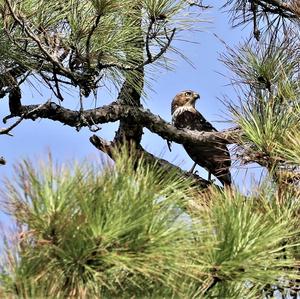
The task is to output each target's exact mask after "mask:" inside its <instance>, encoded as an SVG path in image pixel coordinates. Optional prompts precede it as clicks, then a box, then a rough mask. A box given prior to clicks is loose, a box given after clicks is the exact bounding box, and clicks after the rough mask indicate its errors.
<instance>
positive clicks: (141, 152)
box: [90, 135, 212, 188]
mask: <svg viewBox="0 0 300 299" xmlns="http://www.w3.org/2000/svg"><path fill="white" fill-rule="evenodd" d="M90 142H91V143H92V144H93V145H94V146H95V147H96V148H97V149H99V150H100V151H102V152H104V153H106V154H107V155H109V156H110V157H111V158H112V159H114V157H113V152H114V149H115V148H116V147H117V146H118V144H116V143H114V142H108V141H106V140H104V139H102V138H100V137H98V136H97V135H93V136H92V137H90ZM136 150H137V153H138V157H137V158H140V157H143V159H144V161H145V162H146V163H149V164H155V165H157V166H158V167H159V168H160V169H164V170H165V171H166V172H170V171H174V170H176V171H177V172H178V173H179V174H180V175H182V176H184V177H186V178H190V179H193V180H194V181H195V184H197V186H198V187H199V188H207V187H208V186H210V185H212V183H211V182H210V181H207V180H205V179H203V178H201V177H200V176H198V175H197V174H195V173H190V172H188V171H183V170H182V169H181V168H179V167H178V166H175V165H173V164H171V163H170V162H168V161H166V160H164V159H161V158H158V157H156V156H154V155H152V154H151V153H149V152H147V151H146V150H145V149H143V148H142V147H141V146H139V147H138V148H137V149H136Z"/></svg>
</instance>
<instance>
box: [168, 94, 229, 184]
mask: <svg viewBox="0 0 300 299" xmlns="http://www.w3.org/2000/svg"><path fill="white" fill-rule="evenodd" d="M199 98H200V96H199V95H198V94H197V93H195V92H193V91H191V90H186V91H183V92H180V93H179V94H177V95H176V96H175V98H174V99H173V101H172V106H171V113H172V123H173V125H174V126H175V127H177V128H178V129H183V128H186V129H189V130H196V131H206V132H217V130H216V129H215V128H214V127H213V126H212V125H211V124H210V123H209V122H208V121H206V119H205V118H204V117H203V115H202V114H201V113H200V112H199V111H197V110H196V108H195V103H196V100H197V99H199ZM183 146H184V149H185V150H186V152H187V153H188V155H189V156H190V157H191V158H192V160H193V161H194V162H196V163H197V164H198V165H200V166H201V167H203V168H205V169H206V170H207V171H208V172H209V173H212V174H213V175H214V176H216V177H217V178H218V179H219V180H220V182H221V183H222V184H223V185H230V184H231V174H230V171H229V167H230V165H231V160H230V155H229V151H228V149H227V147H226V145H225V144H222V143H208V144H205V145H188V144H183Z"/></svg>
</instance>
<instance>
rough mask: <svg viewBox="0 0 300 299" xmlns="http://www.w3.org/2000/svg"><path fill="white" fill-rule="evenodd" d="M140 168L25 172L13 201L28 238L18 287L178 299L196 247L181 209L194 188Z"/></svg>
mask: <svg viewBox="0 0 300 299" xmlns="http://www.w3.org/2000/svg"><path fill="white" fill-rule="evenodd" d="M135 162H136V161H134V160H133V159H132V158H128V155H122V156H120V157H119V158H118V160H117V162H116V165H115V166H114V167H107V168H106V169H104V170H103V173H101V175H100V174H99V171H96V170H95V168H94V167H92V166H91V165H90V163H86V164H82V165H75V166H72V167H71V166H69V167H67V166H64V167H55V166H54V165H53V163H52V162H51V159H49V160H48V161H47V162H46V165H44V166H46V167H44V168H41V169H39V170H35V169H34V168H33V167H32V165H31V164H30V163H29V162H24V163H23V164H21V165H19V167H18V171H19V175H18V176H19V178H18V186H16V185H15V184H11V183H9V182H8V184H7V186H8V192H7V193H6V196H7V208H8V210H9V211H11V213H12V215H13V216H14V217H16V219H17V221H18V223H19V224H20V225H21V226H22V227H23V229H24V230H25V231H26V232H25V233H24V238H23V240H22V242H21V244H20V246H21V248H22V249H21V251H20V252H19V254H20V256H19V258H20V261H19V262H18V266H17V269H15V271H17V273H15V274H14V275H16V276H17V280H18V279H24V278H28V279H33V280H34V281H36V282H38V283H39V284H41V285H42V286H45V288H46V289H47V290H48V292H49V291H50V290H51V292H54V293H55V294H58V295H61V296H63V295H66V294H67V295H70V296H71V295H73V296H79V297H84V296H95V295H97V294H98V295H100V294H103V296H107V298H111V297H118V296H120V295H121V294H123V293H125V294H127V295H128V296H130V294H135V295H137V293H139V292H141V294H147V293H152V292H153V291H154V290H155V289H156V288H158V287H159V285H161V284H162V283H164V284H165V287H166V288H167V290H168V292H170V294H171V293H172V289H173V285H174V281H175V279H177V278H178V277H180V276H184V275H186V274H184V267H186V265H185V263H184V261H185V260H186V257H185V255H184V252H185V250H189V247H190V246H189V243H191V242H190V241H188V235H190V232H189V231H188V230H187V228H186V226H185V225H183V222H182V221H181V220H180V219H179V218H178V217H179V216H180V214H182V212H180V210H178V209H176V206H177V203H176V201H178V200H179V199H180V198H182V197H184V193H183V191H184V190H185V189H186V188H187V186H188V184H187V183H186V182H184V181H178V180H175V176H174V175H172V174H170V175H169V176H167V177H165V176H163V174H162V172H159V171H157V170H156V169H155V168H154V167H143V166H142V164H141V162H137V164H138V165H137V166H136V169H134V168H133V165H134V163H135ZM177 190H178V192H176V191H177ZM174 192H175V193H176V194H175V193H174ZM19 275H20V276H19ZM30 281H31V280H30ZM20 291H21V290H20ZM173 291H175V290H173ZM127 295H125V297H126V296H127Z"/></svg>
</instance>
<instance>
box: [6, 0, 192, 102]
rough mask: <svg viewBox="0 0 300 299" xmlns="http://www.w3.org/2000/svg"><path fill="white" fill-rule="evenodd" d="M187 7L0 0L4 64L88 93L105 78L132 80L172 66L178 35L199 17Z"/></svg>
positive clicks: (166, 2)
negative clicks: (147, 71) (169, 58)
mask: <svg viewBox="0 0 300 299" xmlns="http://www.w3.org/2000/svg"><path fill="white" fill-rule="evenodd" d="M187 8H188V4H187V3H186V1H175V2H174V1H170V0H151V1H149V0H135V1H130V0H122V1H120V0H88V1H80V0H67V1H61V0H60V1H57V0H49V1H48V0H42V1H37V0H22V1H17V2H16V1H11V0H1V1H0V12H1V18H0V19H1V20H0V37H1V41H0V45H2V46H1V47H0V68H1V69H2V70H3V71H2V72H3V73H5V71H6V70H7V69H9V68H11V67H22V68H23V69H24V71H23V73H26V71H31V72H32V73H37V74H39V75H40V76H41V79H42V81H46V83H47V86H48V87H50V86H52V87H53V86H54V84H53V81H54V79H51V76H50V77H49V76H45V74H53V75H54V74H55V76H61V77H60V79H62V78H63V77H64V83H66V81H67V82H68V84H67V85H72V86H75V87H77V86H79V87H80V88H82V89H83V90H84V93H85V95H89V93H90V92H91V90H93V89H95V88H97V87H99V84H98V83H99V81H101V80H106V81H111V82H113V84H114V85H115V86H119V85H120V84H121V83H122V82H123V81H124V79H125V78H126V80H129V81H130V83H132V84H133V85H135V84H137V81H140V82H143V80H144V78H143V76H144V74H143V68H144V66H145V65H148V64H149V65H152V64H154V65H155V66H156V67H163V68H167V67H168V66H167V63H166V59H167V57H166V54H167V52H172V51H173V50H174V48H173V47H172V46H171V45H170V44H169V43H170V42H171V41H172V40H173V38H174V36H172V34H173V32H175V31H176V37H177V34H178V33H179V32H181V31H183V30H188V29H190V28H191V25H192V24H194V23H195V22H196V21H195V20H193V18H192V16H193V14H192V13H191V12H190V11H189V10H187ZM171 36H172V38H171ZM162 49H163V50H162ZM160 52H161V53H160ZM175 52H176V51H175ZM149 53H151V54H150V55H149ZM158 53H160V54H159V55H158V56H156V55H157V54H158ZM162 58H164V59H162ZM137 70H138V72H135V71H137ZM137 74H138V78H136V76H137ZM28 75H31V74H28ZM29 77H30V76H29ZM29 77H28V78H29ZM26 79H27V77H26ZM4 83H5V82H4ZM5 85H8V84H7V82H6V84H5ZM59 86H64V84H63V83H62V82H60V81H58V80H56V83H55V86H54V89H57V88H58V87H59ZM138 87H139V88H140V86H138ZM139 88H137V89H139ZM56 96H58V95H57V94H56Z"/></svg>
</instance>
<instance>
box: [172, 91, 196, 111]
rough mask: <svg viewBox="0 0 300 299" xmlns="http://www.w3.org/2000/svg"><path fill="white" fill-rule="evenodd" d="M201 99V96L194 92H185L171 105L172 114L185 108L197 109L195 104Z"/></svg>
mask: <svg viewBox="0 0 300 299" xmlns="http://www.w3.org/2000/svg"><path fill="white" fill-rule="evenodd" d="M199 98H200V95H199V94H198V93H197V92H194V91H192V90H185V91H182V92H180V93H178V94H177V95H176V96H175V98H174V99H173V101H172V104H171V113H172V115H173V113H174V112H175V110H176V109H178V108H180V107H184V108H187V109H190V108H193V109H195V103H196V101H197V100H198V99H199Z"/></svg>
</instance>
